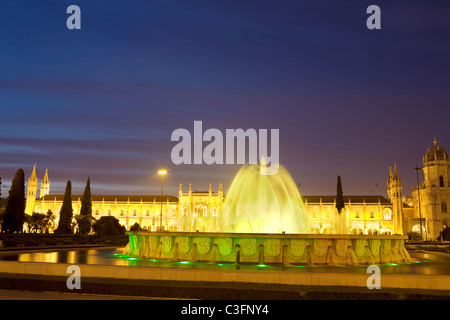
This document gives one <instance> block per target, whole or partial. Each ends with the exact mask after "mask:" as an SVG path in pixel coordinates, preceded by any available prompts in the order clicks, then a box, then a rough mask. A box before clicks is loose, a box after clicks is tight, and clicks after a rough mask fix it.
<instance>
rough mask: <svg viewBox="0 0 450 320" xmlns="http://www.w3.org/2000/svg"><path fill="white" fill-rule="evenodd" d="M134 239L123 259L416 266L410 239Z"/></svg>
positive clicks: (180, 235)
mask: <svg viewBox="0 0 450 320" xmlns="http://www.w3.org/2000/svg"><path fill="white" fill-rule="evenodd" d="M129 237H130V242H129V243H128V245H127V247H126V248H125V250H124V254H126V255H132V256H135V257H139V258H145V259H156V260H168V261H190V262H213V263H221V262H225V263H237V264H239V263H252V264H255V263H257V264H282V265H296V264H306V265H313V264H330V265H357V264H383V263H391V262H402V261H410V260H411V258H410V257H409V254H408V252H407V251H406V249H405V246H404V243H405V239H406V238H407V236H391V235H389V236H388V235H370V236H368V235H337V234H322V235H320V234H248V233H209V232H144V231H140V232H130V233H129Z"/></svg>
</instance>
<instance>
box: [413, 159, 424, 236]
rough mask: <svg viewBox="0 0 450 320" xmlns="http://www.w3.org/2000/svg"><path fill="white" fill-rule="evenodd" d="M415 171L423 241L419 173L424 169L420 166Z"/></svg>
mask: <svg viewBox="0 0 450 320" xmlns="http://www.w3.org/2000/svg"><path fill="white" fill-rule="evenodd" d="M413 170H414V171H415V172H416V174H417V198H418V202H419V219H420V237H421V238H422V240H423V235H422V209H421V208H420V185H419V171H420V170H422V169H421V168H419V166H416V167H415V168H414V169H413Z"/></svg>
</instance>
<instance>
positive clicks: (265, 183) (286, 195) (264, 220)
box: [222, 161, 310, 233]
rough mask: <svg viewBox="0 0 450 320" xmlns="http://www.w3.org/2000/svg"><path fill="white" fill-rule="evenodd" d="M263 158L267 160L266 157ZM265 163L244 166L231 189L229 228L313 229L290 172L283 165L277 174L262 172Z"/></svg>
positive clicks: (227, 203)
mask: <svg viewBox="0 0 450 320" xmlns="http://www.w3.org/2000/svg"><path fill="white" fill-rule="evenodd" d="M262 162H263V161H262ZM262 168H264V165H263V164H262V165H261V166H259V165H256V164H253V165H245V166H243V167H242V168H241V169H240V170H239V172H238V173H237V175H236V177H235V178H234V180H233V183H232V184H231V187H230V189H229V191H228V192H227V196H226V201H225V204H224V214H225V215H226V216H228V221H229V222H228V226H226V227H225V228H224V230H222V231H225V232H239V233H282V232H285V233H309V232H310V229H309V223H308V218H307V215H306V213H305V209H304V207H303V202H302V199H301V197H300V192H299V191H298V188H297V186H296V184H295V183H294V180H293V179H292V177H291V175H290V174H289V172H288V171H287V170H286V169H285V168H284V167H283V166H281V165H280V167H279V170H278V172H277V173H276V174H274V175H264V174H261V169H262Z"/></svg>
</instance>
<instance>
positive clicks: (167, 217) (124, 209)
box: [27, 167, 410, 234]
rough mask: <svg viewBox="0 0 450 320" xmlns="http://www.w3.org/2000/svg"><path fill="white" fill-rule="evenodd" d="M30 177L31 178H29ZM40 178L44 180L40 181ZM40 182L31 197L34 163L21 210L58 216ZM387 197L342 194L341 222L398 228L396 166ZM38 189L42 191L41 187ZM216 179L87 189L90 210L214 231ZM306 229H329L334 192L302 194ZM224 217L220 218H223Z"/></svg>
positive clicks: (359, 228) (57, 200) (55, 200)
mask: <svg viewBox="0 0 450 320" xmlns="http://www.w3.org/2000/svg"><path fill="white" fill-rule="evenodd" d="M30 181H31V183H30ZM44 181H45V183H44ZM44 181H43V182H42V184H41V197H40V198H38V199H36V197H35V195H36V194H37V193H36V192H37V178H36V172H35V168H33V173H32V175H31V177H30V180H29V185H28V192H27V195H28V197H27V213H28V214H32V213H33V212H38V213H45V212H47V211H48V210H51V211H52V212H53V213H54V214H55V215H56V221H58V219H59V211H60V209H61V206H62V202H63V198H64V196H63V195H51V194H49V191H50V190H49V189H50V182H49V179H48V172H47V171H46V174H45V178H44ZM387 188H388V199H386V198H384V197H382V196H373V195H367V196H345V197H344V202H345V209H344V214H346V217H347V227H348V229H349V232H350V233H354V234H402V233H403V214H404V209H407V208H410V207H409V206H408V205H406V204H404V203H403V202H402V187H401V179H400V177H399V176H398V172H397V168H396V167H395V168H394V172H390V173H389V179H388V183H387ZM42 190H44V191H42ZM224 197H225V195H224V193H223V188H222V185H221V184H220V185H219V188H218V191H217V192H213V191H212V187H211V185H210V186H209V190H207V191H193V190H192V186H191V185H189V190H188V192H183V189H182V185H181V184H180V188H179V193H178V197H175V196H171V195H164V196H161V195H142V196H140V195H93V196H92V215H93V217H94V218H96V219H99V218H100V217H102V216H114V217H116V218H117V219H119V221H120V223H121V224H123V225H125V226H126V228H127V229H129V228H130V227H131V226H132V225H134V224H135V223H138V224H139V226H141V227H142V228H143V229H145V230H150V231H156V230H157V229H158V228H159V226H160V218H161V212H162V225H163V228H164V230H168V231H187V232H193V231H196V230H199V231H201V232H204V231H206V232H219V231H221V230H220V229H221V228H220V226H221V225H222V224H223V223H224V221H222V207H223V203H224ZM81 199H82V195H72V206H73V213H74V216H75V215H77V214H79V212H80V209H81ZM302 199H303V204H304V208H305V211H306V214H307V215H308V217H309V221H310V226H311V232H312V233H321V234H326V233H330V232H331V230H332V226H333V221H334V220H333V219H334V218H333V217H334V210H335V208H336V207H335V203H336V202H335V201H336V199H335V196H302ZM225 223H226V221H225Z"/></svg>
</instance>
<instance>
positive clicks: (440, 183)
mask: <svg viewBox="0 0 450 320" xmlns="http://www.w3.org/2000/svg"><path fill="white" fill-rule="evenodd" d="M439 186H440V187H443V186H444V177H443V176H440V177H439Z"/></svg>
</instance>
